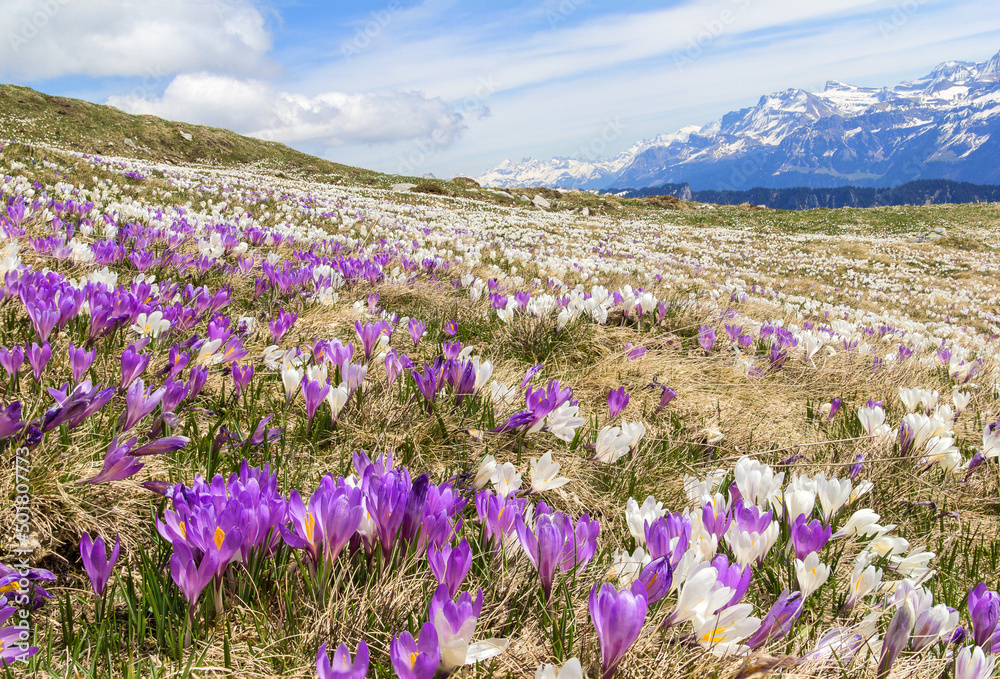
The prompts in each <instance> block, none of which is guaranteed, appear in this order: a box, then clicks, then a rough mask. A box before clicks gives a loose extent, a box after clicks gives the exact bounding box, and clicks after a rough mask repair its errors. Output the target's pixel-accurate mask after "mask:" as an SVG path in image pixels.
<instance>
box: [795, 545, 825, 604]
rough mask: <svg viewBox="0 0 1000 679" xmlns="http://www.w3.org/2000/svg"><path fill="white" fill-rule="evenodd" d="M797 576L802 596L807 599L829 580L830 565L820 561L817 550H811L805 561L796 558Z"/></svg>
mask: <svg viewBox="0 0 1000 679" xmlns="http://www.w3.org/2000/svg"><path fill="white" fill-rule="evenodd" d="M795 577H796V580H798V583H799V591H800V592H802V598H803V599H805V598H807V597H808V596H809V595H810V594H812V593H813V592H815V591H816V590H817V589H819V588H820V587H822V586H823V583H825V582H826V581H827V579H828V578H829V577H830V567H829V566H827V565H826V564H824V563H820V560H819V554H818V553H817V552H810V553H809V555H808V556H807V557H806V558H805V560H804V561H803V560H801V559H796V560H795Z"/></svg>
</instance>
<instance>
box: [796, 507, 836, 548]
mask: <svg viewBox="0 0 1000 679" xmlns="http://www.w3.org/2000/svg"><path fill="white" fill-rule="evenodd" d="M830 535H831V530H830V527H829V526H828V525H824V524H823V522H822V521H820V520H818V519H813V520H812V521H809V520H808V519H807V518H806V517H805V515H800V516H799V517H798V518H797V519H795V523H793V524H792V544H793V545H794V546H795V558H796V559H805V558H806V556H808V555H809V554H810V553H811V552H818V551H820V550H821V549H823V547H825V546H826V543H827V542H829V541H830Z"/></svg>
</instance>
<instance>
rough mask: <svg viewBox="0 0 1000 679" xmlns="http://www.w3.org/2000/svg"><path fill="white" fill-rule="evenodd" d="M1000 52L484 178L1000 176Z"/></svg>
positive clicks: (601, 182)
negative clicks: (605, 154)
mask: <svg viewBox="0 0 1000 679" xmlns="http://www.w3.org/2000/svg"><path fill="white" fill-rule="evenodd" d="M997 158H1000V53H998V54H997V55H996V56H994V57H993V58H992V59H990V60H989V61H985V62H981V63H972V62H960V61H948V62H945V63H943V64H940V65H938V66H937V67H936V68H934V69H933V70H932V71H931V72H930V73H929V74H928V75H926V76H924V77H923V78H920V79H919V80H915V81H913V82H904V83H900V84H898V85H896V86H894V87H883V88H863V87H855V86H853V85H847V84H844V83H840V82H836V81H830V82H828V83H827V84H826V87H825V88H824V90H823V91H822V92H806V91H805V90H801V89H789V90H785V91H783V92H775V93H773V94H769V95H765V96H763V97H761V98H760V100H759V101H758V103H757V105H756V106H751V107H748V108H744V109H741V110H738V111H732V112H730V113H727V114H725V115H724V116H722V118H720V119H719V120H717V121H715V122H712V123H709V124H708V125H704V126H702V127H698V126H688V127H685V128H683V129H682V130H680V131H678V132H675V133H673V134H666V135H659V136H657V137H654V138H652V139H644V140H640V141H637V142H636V143H634V144H633V145H632V146H631V147H629V148H628V149H626V150H625V151H622V152H621V153H619V154H618V155H617V156H614V157H612V158H600V159H596V160H588V159H584V158H553V159H551V160H538V159H535V158H526V159H524V160H522V161H520V162H512V161H510V160H505V161H504V162H503V163H501V164H500V165H498V166H496V167H494V168H492V169H490V170H487V171H486V172H484V173H482V174H481V175H479V176H478V177H476V180H477V181H478V182H479V183H480V184H483V185H484V186H493V187H506V186H548V187H550V188H582V189H604V188H608V187H612V186H628V187H635V188H642V187H647V186H659V185H662V184H667V183H679V182H687V183H689V184H690V185H691V186H693V187H697V188H698V189H700V190H705V189H714V190H720V191H722V190H730V191H743V190H750V189H751V188H752V187H755V186H768V187H773V188H793V187H799V186H805V187H812V188H820V187H824V188H832V187H838V186H862V187H881V186H899V185H902V184H906V183H908V182H911V181H914V180H917V179H951V180H954V181H959V182H973V183H978V184H1000V162H998V160H997Z"/></svg>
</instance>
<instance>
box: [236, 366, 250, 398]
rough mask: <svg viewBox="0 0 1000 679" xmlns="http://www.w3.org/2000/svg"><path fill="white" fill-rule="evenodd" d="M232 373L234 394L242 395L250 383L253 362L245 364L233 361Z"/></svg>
mask: <svg viewBox="0 0 1000 679" xmlns="http://www.w3.org/2000/svg"><path fill="white" fill-rule="evenodd" d="M232 373H233V386H234V387H235V389H236V395H237V396H242V395H243V392H244V391H245V390H246V388H247V387H248V386H249V385H250V380H251V379H253V363H247V364H246V365H245V366H241V365H239V364H238V363H233V367H232Z"/></svg>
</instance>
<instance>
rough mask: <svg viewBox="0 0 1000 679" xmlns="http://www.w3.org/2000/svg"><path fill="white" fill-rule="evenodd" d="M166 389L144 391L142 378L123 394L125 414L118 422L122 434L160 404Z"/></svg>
mask: <svg viewBox="0 0 1000 679" xmlns="http://www.w3.org/2000/svg"><path fill="white" fill-rule="evenodd" d="M165 392H166V389H164V388H163V387H160V388H159V389H156V390H155V391H154V390H153V388H152V387H150V388H149V389H146V385H145V384H144V383H143V381H142V378H141V377H140V378H139V379H137V380H136V381H135V382H134V383H133V384H132V386H131V387H129V389H128V391H127V392H126V393H125V412H124V413H122V415H121V418H120V419H119V420H118V426H119V427H121V430H122V431H123V432H125V431H128V430H129V429H131V428H132V427H134V426H135V425H136V424H138V423H139V421H140V420H142V418H144V417H146V416H147V415H149V414H150V413H151V412H153V411H154V410H155V409H156V406H158V405H159V404H160V400H161V399H162V398H163V394H164V393H165Z"/></svg>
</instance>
